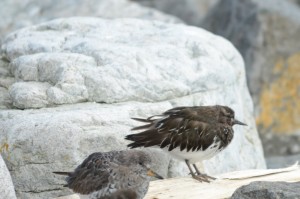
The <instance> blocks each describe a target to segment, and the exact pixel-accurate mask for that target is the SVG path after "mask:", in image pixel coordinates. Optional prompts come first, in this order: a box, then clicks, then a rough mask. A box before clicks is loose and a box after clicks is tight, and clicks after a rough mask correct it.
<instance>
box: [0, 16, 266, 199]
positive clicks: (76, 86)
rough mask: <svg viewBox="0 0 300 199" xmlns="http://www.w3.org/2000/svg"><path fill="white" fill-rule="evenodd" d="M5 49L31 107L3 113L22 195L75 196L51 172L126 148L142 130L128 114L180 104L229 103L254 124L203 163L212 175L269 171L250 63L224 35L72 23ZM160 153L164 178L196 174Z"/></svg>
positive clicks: (15, 96)
mask: <svg viewBox="0 0 300 199" xmlns="http://www.w3.org/2000/svg"><path fill="white" fill-rule="evenodd" d="M2 51H3V54H4V56H5V57H6V58H7V59H8V60H10V65H9V67H10V70H11V71H12V73H13V75H14V77H15V79H16V82H15V83H13V85H12V86H10V87H9V92H10V96H11V99H12V101H13V104H14V106H16V107H18V108H22V109H25V111H20V110H6V111H1V112H0V118H1V120H0V126H1V128H0V143H2V142H7V143H8V145H9V146H10V147H9V149H8V152H7V153H5V154H3V157H4V158H5V159H6V160H7V166H8V168H10V170H12V173H11V175H12V178H13V179H14V182H15V187H16V190H17V194H18V196H20V197H21V198H33V199H35V198H49V197H56V196H61V195H64V194H67V193H70V192H67V191H66V190H65V189H64V190H63V187H62V185H63V184H64V182H63V178H62V177H60V176H55V175H54V174H52V173H51V172H52V171H57V170H59V171H70V170H72V169H74V168H75V167H76V165H78V164H79V163H81V161H82V160H83V159H84V158H85V157H86V156H87V155H88V154H90V153H92V152H95V151H110V150H113V149H114V150H120V149H126V144H127V143H128V142H126V141H125V140H124V136H125V135H126V134H129V133H131V132H130V128H131V127H132V126H133V125H136V124H137V123H134V121H131V120H130V117H147V116H150V115H154V114H159V113H161V112H162V111H165V110H167V109H170V108H172V107H174V106H197V105H215V104H221V105H228V106H230V107H232V108H233V109H234V110H235V112H236V116H237V118H238V119H239V120H241V121H243V122H245V123H247V124H248V126H247V127H234V128H235V138H234V140H233V142H232V144H230V146H229V147H228V149H226V150H225V151H223V152H222V153H220V154H219V155H218V156H216V157H215V158H213V159H211V160H208V161H205V162H204V163H203V168H204V170H205V171H206V172H208V173H210V174H212V175H213V174H217V173H222V172H226V171H232V170H240V169H250V168H264V167H265V162H264V157H263V152H262V147H261V143H260V140H259V138H258V135H257V131H256V127H255V123H254V119H253V116H252V112H253V105H252V100H251V98H250V95H249V92H248V88H247V85H246V83H245V71H244V63H243V60H242V58H241V56H240V54H239V53H238V52H237V51H236V50H235V48H234V47H233V46H232V45H231V44H230V43H229V42H228V41H226V40H225V39H223V38H221V37H218V36H215V35H213V34H211V33H209V32H207V31H205V30H201V29H198V28H195V27H188V26H185V25H175V24H166V23H163V22H157V21H156V22H150V21H143V20H137V19H118V20H103V19H97V18H69V19H58V20H54V21H50V22H47V23H44V24H41V25H37V26H33V27H30V28H26V29H22V30H20V31H18V32H15V33H13V34H11V35H9V36H8V37H7V38H6V40H5V41H4V43H3V45H2ZM86 101H88V102H86ZM89 101H90V102H89ZM91 101H96V102H99V103H92V102H91ZM79 102H81V103H79ZM83 102H85V103H83ZM103 102H105V103H111V104H104V103H103ZM66 104H69V105H66ZM57 105H59V106H58V107H53V106H57ZM45 107H49V108H45ZM28 108H41V109H28ZM153 153H154V152H153ZM155 154H157V155H154V156H153V160H154V163H155V165H156V168H154V169H156V170H157V171H158V173H160V174H161V175H164V176H167V175H168V176H181V175H187V174H188V171H187V168H186V166H185V165H184V163H183V162H178V161H176V160H170V157H169V156H168V155H166V154H164V153H162V152H161V151H159V150H155ZM8 157H9V158H8Z"/></svg>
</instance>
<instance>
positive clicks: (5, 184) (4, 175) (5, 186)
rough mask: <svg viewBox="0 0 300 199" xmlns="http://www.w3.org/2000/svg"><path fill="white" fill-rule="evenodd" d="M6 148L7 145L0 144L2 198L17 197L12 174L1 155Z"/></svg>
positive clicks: (0, 191) (0, 190) (0, 195)
mask: <svg viewBox="0 0 300 199" xmlns="http://www.w3.org/2000/svg"><path fill="white" fill-rule="evenodd" d="M5 149H6V145H3V146H0V182H1V186H0V198H7V199H17V197H16V193H15V189H14V185H13V183H12V180H11V176H10V174H9V171H8V169H7V167H6V165H5V162H4V161H3V159H2V156H1V152H2V151H3V150H5Z"/></svg>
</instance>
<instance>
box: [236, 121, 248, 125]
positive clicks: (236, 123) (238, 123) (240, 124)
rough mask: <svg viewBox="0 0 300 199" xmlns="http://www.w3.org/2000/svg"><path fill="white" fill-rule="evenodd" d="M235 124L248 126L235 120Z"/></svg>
mask: <svg viewBox="0 0 300 199" xmlns="http://www.w3.org/2000/svg"><path fill="white" fill-rule="evenodd" d="M233 124H239V125H244V126H247V124H245V123H243V122H240V121H238V120H233Z"/></svg>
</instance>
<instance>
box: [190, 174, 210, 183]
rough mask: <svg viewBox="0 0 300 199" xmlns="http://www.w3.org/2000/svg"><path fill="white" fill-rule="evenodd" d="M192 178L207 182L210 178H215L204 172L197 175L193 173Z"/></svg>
mask: <svg viewBox="0 0 300 199" xmlns="http://www.w3.org/2000/svg"><path fill="white" fill-rule="evenodd" d="M192 177H193V178H194V179H196V180H198V181H199V182H207V183H210V182H211V181H212V180H215V179H216V178H214V177H211V176H209V175H206V174H198V175H193V176H192Z"/></svg>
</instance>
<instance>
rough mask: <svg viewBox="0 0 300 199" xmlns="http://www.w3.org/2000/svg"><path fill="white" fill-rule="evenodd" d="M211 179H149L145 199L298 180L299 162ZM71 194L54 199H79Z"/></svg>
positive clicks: (215, 197) (213, 196) (210, 198)
mask: <svg viewBox="0 0 300 199" xmlns="http://www.w3.org/2000/svg"><path fill="white" fill-rule="evenodd" d="M216 177H217V178H218V179H217V180H215V181H213V182H211V183H200V182H198V181H196V180H194V179H192V178H191V177H185V178H170V179H165V180H157V181H153V182H151V183H150V188H149V191H148V193H147V195H146V196H145V199H199V198H201V199H221V198H222V199H223V198H229V197H230V196H231V195H232V194H233V192H234V191H235V190H236V189H237V188H239V187H241V186H243V185H246V184H249V183H250V182H253V181H285V182H297V181H300V167H299V165H298V163H296V164H295V165H293V166H290V167H287V168H283V169H266V170H244V171H235V172H230V173H225V174H222V175H219V176H216ZM78 198H79V197H78V196H77V195H76V194H74V195H71V196H65V197H60V198H57V199H78Z"/></svg>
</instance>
